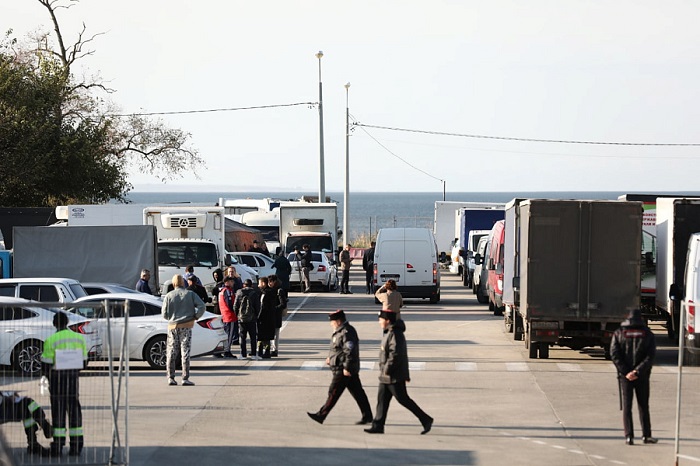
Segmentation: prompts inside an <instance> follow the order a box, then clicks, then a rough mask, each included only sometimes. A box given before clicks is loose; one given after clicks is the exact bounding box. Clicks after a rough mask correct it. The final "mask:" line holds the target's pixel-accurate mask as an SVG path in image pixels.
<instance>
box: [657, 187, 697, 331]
mask: <svg viewBox="0 0 700 466" xmlns="http://www.w3.org/2000/svg"><path fill="white" fill-rule="evenodd" d="M698 232H700V199H688V198H662V197H660V198H658V199H657V200H656V238H657V248H656V307H657V309H658V310H659V312H661V313H662V315H664V316H665V317H666V319H667V320H666V329H667V332H668V336H669V338H671V339H672V340H676V338H677V337H678V328H679V320H680V312H681V310H680V301H679V300H675V299H671V295H672V293H671V287H672V286H675V287H676V289H678V288H680V289H682V288H683V287H684V285H685V283H684V281H685V280H684V271H685V264H686V257H687V253H688V241H689V240H690V237H691V235H692V234H693V233H698ZM676 294H677V293H676Z"/></svg>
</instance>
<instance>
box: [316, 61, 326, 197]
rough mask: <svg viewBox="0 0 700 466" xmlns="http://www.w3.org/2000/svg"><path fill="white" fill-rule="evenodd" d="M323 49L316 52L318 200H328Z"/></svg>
mask: <svg viewBox="0 0 700 466" xmlns="http://www.w3.org/2000/svg"><path fill="white" fill-rule="evenodd" d="M322 57H323V52H322V51H321V50H319V51H318V53H317V54H316V58H318V129H319V144H320V153H319V172H320V173H319V182H318V202H325V201H326V177H325V167H324V160H323V159H324V157H323V84H322V82H321V58H322Z"/></svg>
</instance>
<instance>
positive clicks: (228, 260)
mask: <svg viewBox="0 0 700 466" xmlns="http://www.w3.org/2000/svg"><path fill="white" fill-rule="evenodd" d="M224 264H225V265H226V266H227V267H228V266H229V265H231V254H226V255H225V256H224Z"/></svg>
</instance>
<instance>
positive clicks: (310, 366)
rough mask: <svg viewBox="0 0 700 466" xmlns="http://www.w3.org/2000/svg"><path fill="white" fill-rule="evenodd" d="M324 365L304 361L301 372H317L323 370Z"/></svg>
mask: <svg viewBox="0 0 700 466" xmlns="http://www.w3.org/2000/svg"><path fill="white" fill-rule="evenodd" d="M325 365H326V363H325V362H323V361H304V363H303V364H302V365H301V370H303V371H319V370H321V369H323V366H325Z"/></svg>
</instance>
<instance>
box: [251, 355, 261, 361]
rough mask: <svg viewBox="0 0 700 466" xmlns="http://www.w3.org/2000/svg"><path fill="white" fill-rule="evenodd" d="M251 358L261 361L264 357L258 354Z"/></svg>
mask: <svg viewBox="0 0 700 466" xmlns="http://www.w3.org/2000/svg"><path fill="white" fill-rule="evenodd" d="M250 359H252V360H253V361H261V360H262V358H261V357H260V356H257V355H256V356H251V357H250Z"/></svg>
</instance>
